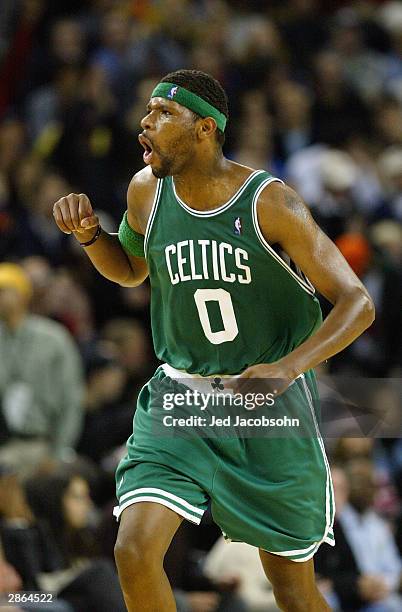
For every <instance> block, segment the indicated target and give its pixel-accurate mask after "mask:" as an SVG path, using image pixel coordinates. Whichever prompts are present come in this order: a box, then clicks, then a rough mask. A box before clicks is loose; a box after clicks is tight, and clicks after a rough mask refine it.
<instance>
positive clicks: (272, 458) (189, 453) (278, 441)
mask: <svg viewBox="0 0 402 612" xmlns="http://www.w3.org/2000/svg"><path fill="white" fill-rule="evenodd" d="M183 377H185V378H186V379H187V380H186V384H187V381H188V380H189V379H190V377H191V375H189V374H187V373H183V372H180V371H179V370H175V369H174V368H172V367H171V366H168V365H166V364H165V365H164V366H161V367H159V368H158V369H157V370H156V372H155V375H154V376H153V377H152V378H151V380H150V381H149V382H148V383H147V384H146V385H145V386H144V387H143V388H142V390H141V392H140V394H139V396H138V402H137V410H136V412H135V416H134V423H133V434H132V435H131V436H130V438H129V439H128V442H127V454H126V455H125V457H123V459H122V460H121V461H120V463H119V465H118V468H117V471H116V488H117V498H118V506H116V507H115V509H114V515H115V516H116V518H117V519H119V517H120V515H121V513H122V512H123V511H124V510H125V508H127V507H128V506H131V505H132V504H135V503H138V502H142V501H147V502H155V503H158V504H162V505H164V506H166V507H167V508H170V509H171V510H173V511H174V512H176V513H177V514H179V515H180V516H182V517H184V518H185V519H187V520H189V521H191V522H193V523H196V524H199V523H200V521H201V518H202V516H203V514H204V512H205V510H206V508H207V506H208V504H209V503H210V504H211V511H212V516H213V518H214V521H215V522H216V523H217V525H219V527H220V528H221V530H222V533H223V535H224V537H225V538H226V539H227V540H229V541H230V540H232V541H239V542H246V543H248V544H251V545H252V546H257V547H259V548H261V549H263V550H265V551H267V552H270V553H273V554H276V555H281V556H283V557H286V558H288V559H290V560H292V561H300V562H302V561H307V560H308V559H310V558H311V557H312V556H313V555H314V553H315V552H316V551H317V549H318V547H319V546H320V544H321V543H322V542H326V543H328V544H330V545H334V535H333V520H334V510H335V508H334V496H333V489H332V482H331V475H330V470H329V465H328V460H327V458H326V454H325V450H324V444H323V441H322V439H321V436H320V433H319V429H318V424H317V415H316V411H315V408H314V406H313V398H317V391H316V385H315V379H314V374H313V373H312V372H307V373H306V374H303V375H301V376H300V377H298V378H297V379H296V380H295V381H294V382H293V383H292V385H291V386H290V387H289V388H288V389H287V390H286V391H285V393H283V394H282V395H281V396H280V397H279V398H277V403H276V404H275V410H276V411H277V414H281V413H283V414H293V415H294V414H297V415H299V417H300V418H301V420H302V421H303V422H304V425H305V426H306V428H307V430H308V431H310V432H311V435H305V436H300V435H298V434H297V433H289V434H286V435H283V434H282V435H281V436H280V437H279V436H276V435H275V436H270V437H261V436H260V437H244V436H236V437H234V436H224V435H216V436H214V437H208V436H203V435H199V432H198V433H197V431H196V430H195V429H194V428H193V429H191V428H187V429H186V435H180V433H179V432H178V430H177V429H176V428H174V427H170V435H159V434H155V429H154V424H155V423H154V420H155V419H154V416H153V415H154V413H155V412H156V413H158V414H159V415H160V414H161V411H160V409H161V406H160V402H161V389H162V390H163V393H167V392H169V393H171V394H173V393H177V391H178V390H183V388H184V389H186V388H187V387H186V386H185V383H184V382H183V380H182V382H180V380H181V379H183ZM198 378H201V377H198ZM209 380H210V379H209ZM157 408H159V412H158V410H157ZM184 410H186V406H185V407H184ZM193 412H194V410H193V411H192V414H193ZM257 413H258V410H255V411H253V416H255V415H257ZM247 416H249V414H248V415H247Z"/></svg>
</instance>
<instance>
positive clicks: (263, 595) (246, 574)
mask: <svg viewBox="0 0 402 612" xmlns="http://www.w3.org/2000/svg"><path fill="white" fill-rule="evenodd" d="M204 571H205V573H206V575H207V576H208V577H209V578H210V579H211V580H213V581H215V582H217V583H220V582H222V583H228V584H236V585H237V592H238V594H239V595H240V596H241V597H242V599H243V601H244V602H245V604H246V605H247V612H275V611H276V610H279V608H278V607H277V605H276V603H275V598H274V594H273V591H272V587H271V585H270V583H269V582H268V581H267V578H266V576H265V574H264V571H263V569H262V567H261V562H260V557H259V554H258V549H257V548H254V547H253V546H250V545H249V544H244V543H243V542H232V543H231V544H230V546H228V544H227V542H225V541H224V539H223V538H219V539H218V540H217V542H216V543H215V544H214V546H213V547H212V549H211V550H210V551H209V553H208V554H207V556H206V559H205V568H204Z"/></svg>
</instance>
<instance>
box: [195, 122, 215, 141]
mask: <svg viewBox="0 0 402 612" xmlns="http://www.w3.org/2000/svg"><path fill="white" fill-rule="evenodd" d="M216 130H217V125H216V121H215V119H212V117H204V118H203V119H200V122H199V127H198V138H199V139H200V140H205V139H206V138H211V136H213V135H214V134H215V132H216Z"/></svg>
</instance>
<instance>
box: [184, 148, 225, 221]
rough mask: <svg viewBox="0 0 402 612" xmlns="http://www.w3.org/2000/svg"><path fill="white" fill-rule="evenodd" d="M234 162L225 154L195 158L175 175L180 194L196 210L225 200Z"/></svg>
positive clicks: (214, 205) (204, 208)
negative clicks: (200, 158)
mask: <svg viewBox="0 0 402 612" xmlns="http://www.w3.org/2000/svg"><path fill="white" fill-rule="evenodd" d="M232 177H233V163H232V162H230V161H229V160H228V159H226V158H225V157H224V156H223V155H221V154H220V155H218V156H216V157H210V158H205V157H204V158H203V159H202V160H194V161H193V162H192V164H191V166H189V167H186V168H183V171H181V172H180V173H179V174H175V175H174V176H173V180H174V184H175V188H176V192H177V194H178V196H179V197H180V198H181V199H182V200H184V202H186V204H188V206H190V207H191V208H194V209H196V210H208V209H212V208H215V207H217V206H218V205H219V204H221V203H222V201H223V202H224V201H225V198H226V196H227V193H229V192H230V191H231V190H232V189H233V188H232V187H231V182H232Z"/></svg>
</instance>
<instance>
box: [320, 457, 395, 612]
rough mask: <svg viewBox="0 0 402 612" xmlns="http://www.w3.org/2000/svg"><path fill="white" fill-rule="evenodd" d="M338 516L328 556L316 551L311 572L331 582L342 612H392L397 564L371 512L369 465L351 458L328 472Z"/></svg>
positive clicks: (388, 536) (384, 528)
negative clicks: (333, 542) (333, 477)
mask: <svg viewBox="0 0 402 612" xmlns="http://www.w3.org/2000/svg"><path fill="white" fill-rule="evenodd" d="M333 475H334V476H335V479H334V485H335V501H336V504H337V516H336V521H335V525H334V534H335V539H336V542H337V545H336V547H335V548H334V550H333V551H331V552H330V553H328V552H327V551H326V550H324V549H323V550H322V551H319V553H318V555H317V557H316V571H317V572H318V573H319V574H320V575H321V576H323V577H325V578H329V579H330V580H331V581H332V583H333V588H334V591H335V593H336V595H337V597H338V598H339V602H340V607H341V609H342V610H343V611H344V612H349V611H350V612H358V611H359V612H397V611H398V610H400V609H401V606H402V598H401V596H400V595H399V594H398V590H399V586H400V580H401V570H402V562H401V558H400V556H399V553H398V550H397V547H396V544H395V540H394V537H393V535H392V533H391V531H390V529H389V527H388V525H387V524H386V523H385V521H384V520H383V519H381V518H380V517H379V516H378V515H377V514H376V513H375V512H374V511H373V501H374V493H375V483H374V476H373V465H372V462H371V461H370V460H367V459H354V460H353V461H351V462H350V463H349V464H348V465H347V467H346V473H345V472H344V471H343V470H341V469H340V468H335V469H334V470H333Z"/></svg>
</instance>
